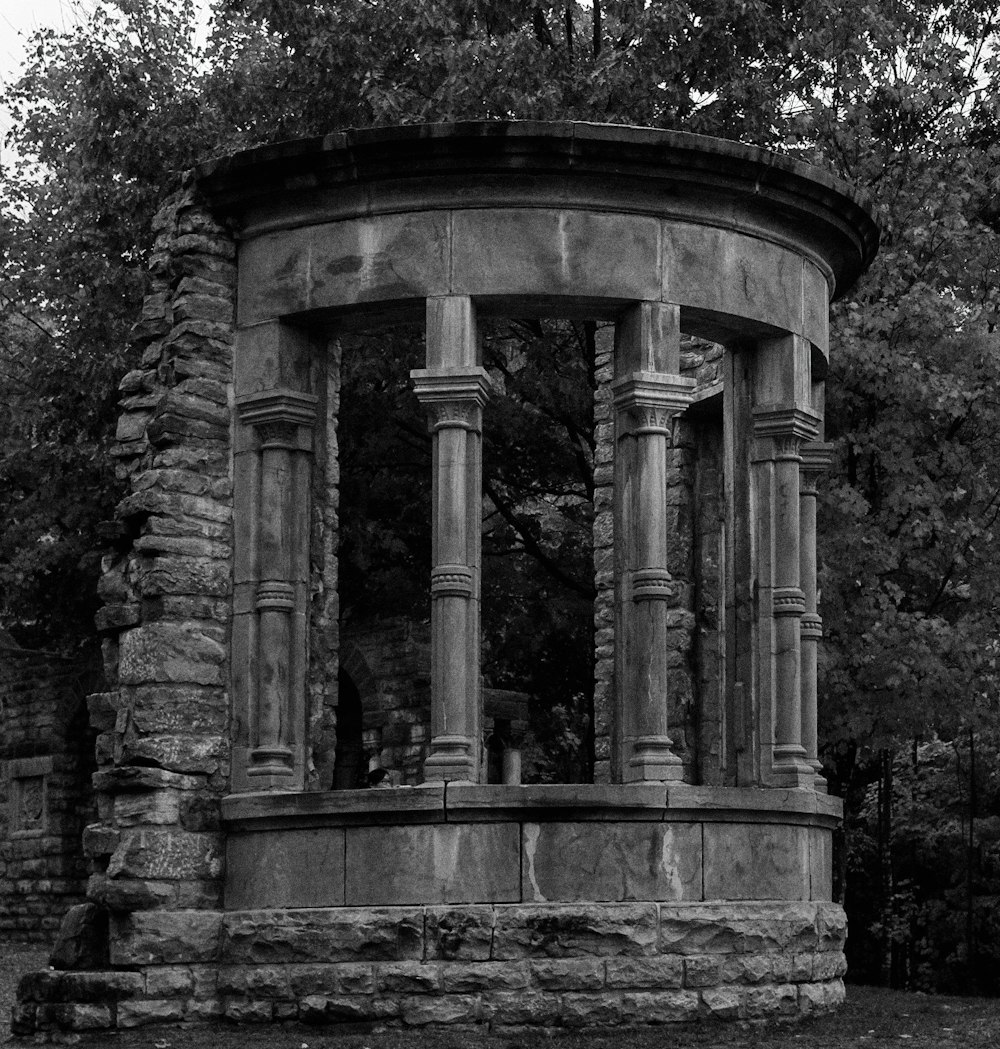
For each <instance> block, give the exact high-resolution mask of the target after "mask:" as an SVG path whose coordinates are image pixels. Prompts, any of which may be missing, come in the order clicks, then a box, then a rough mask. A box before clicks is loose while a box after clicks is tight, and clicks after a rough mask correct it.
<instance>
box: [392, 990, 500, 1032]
mask: <svg viewBox="0 0 1000 1049" xmlns="http://www.w3.org/2000/svg"><path fill="white" fill-rule="evenodd" d="M400 1004H401V1010H402V1017H403V1023H405V1024H406V1025H407V1026H409V1027H423V1026H425V1025H426V1024H452V1023H475V1022H476V1021H477V1020H478V1019H479V1018H480V1016H481V1010H480V1005H479V999H478V998H476V997H474V996H473V995H464V994H449V995H448V996H447V997H442V998H403V999H402V1000H401V1003H400Z"/></svg>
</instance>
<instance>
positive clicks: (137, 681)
mask: <svg viewBox="0 0 1000 1049" xmlns="http://www.w3.org/2000/svg"><path fill="white" fill-rule="evenodd" d="M119 644H120V646H121V649H120V654H119V661H120V662H119V680H120V681H121V683H122V684H123V685H141V684H144V683H147V682H157V681H163V682H176V683H179V684H193V685H221V684H223V683H224V682H223V665H224V663H225V659H226V650H225V647H224V646H223V644H222V643H221V641H220V640H218V639H217V638H215V637H212V636H210V635H209V634H207V633H206V632H205V631H204V630H203V629H201V628H200V627H199V626H197V625H196V624H193V623H192V624H182V623H150V624H147V625H145V626H142V627H138V628H136V629H134V630H126V631H125V633H123V634H122V635H121V637H120V639H119Z"/></svg>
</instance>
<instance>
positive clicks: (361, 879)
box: [18, 123, 878, 1032]
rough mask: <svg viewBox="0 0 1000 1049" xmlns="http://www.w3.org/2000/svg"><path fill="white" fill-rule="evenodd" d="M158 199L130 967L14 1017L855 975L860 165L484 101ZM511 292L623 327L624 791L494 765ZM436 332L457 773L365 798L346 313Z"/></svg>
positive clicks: (138, 513)
mask: <svg viewBox="0 0 1000 1049" xmlns="http://www.w3.org/2000/svg"><path fill="white" fill-rule="evenodd" d="M158 231H159V238H160V239H159V241H158V248H157V252H156V254H155V255H154V263H153V278H154V290H153V293H152V294H151V295H150V297H149V299H147V306H146V310H145V312H144V318H143V321H142V323H141V324H140V325H139V326H138V328H137V335H136V338H137V339H139V340H140V341H141V343H142V345H143V346H144V348H145V349H144V357H143V366H142V369H141V370H139V371H137V372H133V373H130V375H129V376H127V377H126V379H125V382H124V383H123V387H122V392H123V398H124V399H123V415H122V427H121V428H120V434H119V435H120V439H121V443H120V445H119V447H118V450H117V453H118V455H119V457H120V460H121V463H122V470H123V471H124V472H126V473H128V474H129V475H130V476H131V478H132V480H131V485H132V494H131V495H130V496H129V497H128V498H127V499H126V500H125V502H124V503H123V504H122V506H121V508H120V519H121V521H122V522H123V527H122V528H121V529H120V537H119V547H118V552H117V554H116V555H115V556H114V557H111V558H109V559H108V562H107V563H108V574H107V575H106V577H105V583H104V584H103V590H104V594H105V598H106V600H107V602H108V608H107V609H106V611H105V615H104V617H103V619H102V622H101V623H100V626H101V628H102V629H103V630H104V632H105V635H106V637H107V652H108V662H109V669H110V671H111V673H112V674H113V677H112V680H113V682H115V690H114V691H113V692H110V693H107V694H102V695H100V696H97V697H92V701H91V708H92V712H93V717H94V721H95V724H96V726H97V727H98V728H99V729H101V730H102V731H103V735H102V736H101V739H100V741H99V745H98V757H99V761H100V763H101V771H99V772H98V774H97V776H96V778H95V786H96V789H97V790H98V792H99V793H98V799H99V803H100V814H101V822H100V823H99V824H96V825H94V826H93V827H91V828H89V829H88V832H87V836H86V838H85V847H86V848H87V851H88V853H89V854H90V856H91V857H92V862H93V864H94V870H95V873H94V875H93V876H92V878H91V888H90V898H91V899H92V900H93V901H94V902H95V903H96V904H98V905H99V906H100V907H103V908H105V909H106V910H107V912H108V913H109V914H110V930H109V954H108V968H107V971H105V972H104V973H103V974H102V975H101V976H100V977H97V976H94V975H92V974H86V975H85V974H79V973H72V972H69V973H63V974H52V973H50V974H34V975H33V976H31V977H29V978H28V979H27V980H26V981H25V984H24V986H22V992H21V1004H20V1005H19V1006H18V1023H19V1024H20V1029H21V1030H22V1031H25V1032H27V1031H31V1030H37V1031H45V1030H52V1029H57V1028H63V1029H67V1028H77V1029H79V1028H85V1027H87V1026H92V1027H98V1026H110V1027H113V1026H116V1025H117V1026H132V1025H136V1024H139V1023H145V1022H151V1021H156V1020H180V1019H186V1018H204V1017H217V1016H226V1017H228V1018H230V1019H236V1020H262V1021H270V1020H285V1019H295V1018H299V1019H302V1020H305V1021H307V1022H339V1021H352V1022H359V1021H361V1022H363V1021H377V1022H385V1023H390V1024H399V1023H401V1024H408V1025H412V1024H421V1023H428V1022H441V1023H445V1022H458V1023H480V1022H491V1023H495V1024H524V1023H529V1024H530V1023H547V1024H551V1023H562V1024H567V1025H569V1024H585V1023H620V1022H664V1021H673V1020H682V1019H691V1018H696V1017H699V1016H721V1017H733V1018H736V1017H740V1018H744V1017H755V1016H761V1015H765V1014H768V1013H792V1014H794V1013H805V1012H809V1011H812V1010H816V1009H825V1008H829V1007H831V1006H834V1005H836V1004H837V1003H839V1002H840V1001H841V999H842V996H843V983H842V976H843V973H844V957H843V952H842V948H843V943H844V938H845V935H846V923H845V918H844V912H843V910H842V909H841V907H840V906H839V905H838V904H835V903H833V902H831V895H832V893H831V889H832V868H831V839H832V834H833V831H834V829H835V827H836V826H837V823H838V820H839V818H840V815H841V803H840V801H839V800H838V799H835V798H832V797H830V796H828V795H827V793H826V790H825V783H824V780H823V778H822V776H821V773H820V764H819V761H818V759H817V750H816V657H817V647H818V643H819V639H820V635H821V621H820V618H819V616H818V614H817V588H816V559H815V507H816V488H815V479H816V476H817V474H818V473H819V472H820V470H821V469H822V468H823V466H824V464H825V463H826V462H827V461H828V458H829V446H828V445H826V444H824V443H823V388H824V376H825V375H826V371H827V360H828V352H829V350H828V307H829V302H830V300H831V298H835V297H837V296H840V295H843V294H844V293H845V292H846V291H847V290H848V289H849V288H850V286H851V285H852V284H853V282H854V281H855V280H856V279H857V277H858V276H859V274H860V273H861V272H862V271H863V270H864V269H865V267H866V266H867V265H868V264H869V263H870V261H871V259H872V257H873V255H874V252H875V250H876V246H877V240H878V234H877V229H876V226H875V224H874V223H873V220H872V218H871V216H870V214H869V212H868V211H867V210H866V207H865V205H864V203H863V201H862V200H861V198H860V197H859V195H858V194H857V193H856V192H855V191H853V190H852V189H851V188H850V187H848V186H847V185H845V184H843V183H841V182H839V181H837V180H836V179H834V178H832V177H830V176H828V175H826V174H824V173H822V172H819V171H816V170H813V169H811V168H808V167H806V166H804V165H802V164H799V163H796V162H794V161H791V160H788V159H786V158H782V157H778V156H775V155H772V154H769V153H766V152H764V151H762V150H759V149H756V148H752V147H749V146H745V145H740V144H737V143H733V142H724V141H719V140H715V139H709V138H701V137H697V136H692V135H685V134H677V133H670V132H662V131H652V130H647V129H640V128H626V127H616V126H604V125H590V124H571V123H555V124H535V123H502V124H493V123H472V124H459V125H453V126H451V125H442V126H423V127H404V128H392V129H375V130H369V131H357V132H355V131H351V132H347V133H344V134H335V135H331V136H328V137H326V138H323V139H315V140H310V141H305V142H294V143H288V144H284V145H280V146H275V147H269V148H265V149H259V150H255V151H252V152H249V153H245V154H240V155H237V156H234V157H230V158H227V159H224V160H221V161H217V162H215V163H212V164H209V165H206V166H205V167H203V168H202V169H201V170H200V171H199V172H197V173H196V176H195V177H194V178H193V179H192V180H191V181H190V182H189V184H188V187H187V189H186V190H185V192H184V193H183V194H182V195H181V196H180V197H179V198H177V199H175V200H174V201H172V202H171V203H170V204H169V206H168V207H167V208H165V209H164V211H163V212H162V213H161V215H160V216H159V218H158ZM234 245H235V246H234ZM234 261H235V268H234V266H233V263H234ZM234 307H235V309H234ZM498 316H499V317H542V316H544V317H564V318H572V319H597V320H601V321H606V322H613V329H612V328H608V329H607V330H608V331H611V330H613V332H614V340H613V346H612V345H611V343H610V342H608V343H607V344H606V345H605V346H604V351H603V352H604V357H603V360H604V362H605V365H606V367H605V369H604V379H603V380H602V381H600V382H599V383H598V390H597V395H596V396H597V399H598V403H599V406H602V410H603V411H604V412H605V415H604V416H603V418H604V419H605V421H606V423H607V424H608V425H606V426H605V427H604V430H603V432H602V434H599V435H598V436H599V439H598V442H597V447H598V456H597V460H598V465H597V476H595V482H596V489H597V491H598V497H595V505H596V511H597V518H598V523H599V525H600V529H601V535H602V537H603V539H602V540H601V541H597V540H595V546H596V547H597V548H598V553H599V555H601V556H603V555H604V554H605V553H606V554H607V557H606V558H605V559H604V560H601V561H600V563H599V564H598V570H597V575H596V583H597V590H598V598H597V602H596V604H595V633H596V634H597V636H598V639H599V642H600V645H599V649H598V655H597V661H596V662H597V668H598V679H599V680H598V689H597V695H598V702H597V709H596V726H595V734H596V738H597V744H596V748H597V759H598V760H597V768H596V773H595V780H596V781H597V782H594V783H593V784H583V785H579V784H577V785H569V784H566V785H559V784H552V785H520V784H517V783H505V784H491V783H487V782H485V779H486V777H485V774H484V772H483V769H484V760H483V742H482V741H483V731H482V716H483V715H482V687H481V682H480V655H479V647H480V638H479V633H480V533H481V516H482V490H481V487H482V486H481V436H482V432H483V429H484V428H487V429H488V427H489V425H490V399H491V395H492V394H494V389H493V388H494V384H493V383H492V382H491V377H490V374H489V373H488V372H487V370H486V369H485V368H484V367H483V361H482V356H481V350H480V339H479V325H480V323H481V321H482V319H483V318H489V317H498ZM414 322H419V323H425V324H426V362H425V367H422V368H419V369H417V370H414V371H413V372H412V373H411V374H412V383H413V390H414V393H415V396H416V398H417V399H418V400H419V402H420V404H421V405H422V406H423V407H424V408H425V409H426V412H427V416H428V419H429V425H430V430H431V432H432V435H433V446H434V457H433V477H429V478H428V484H429V485H432V486H433V498H432V505H433V518H434V519H433V532H434V540H433V555H432V569H431V583H430V595H429V604H430V608H431V624H432V626H431V666H430V677H431V709H430V716H429V734H428V743H427V747H426V757H425V761H424V766H423V768H424V782H423V784H422V785H418V786H413V787H400V788H396V789H391V790H367V791H366V790H342V791H333V790H329V789H328V787H329V786H330V783H331V782H332V774H331V763H332V760H333V758H332V755H333V754H334V746H333V740H334V738H335V731H336V710H337V681H338V658H337V651H338V640H337V639H338V626H337V624H338V598H337V564H336V549H337V520H338V516H337V515H338V496H337V482H338V466H337V462H338V457H337V409H338V405H339V396H340V369H339V365H340V343H339V341H338V340H339V339H340V338H341V337H342V335H343V333H345V332H356V331H359V330H364V329H376V328H379V327H384V326H385V325H387V324H395V323H414ZM682 336H683V337H684V338H685V339H687V338H689V337H692V336H693V337H697V338H700V339H702V340H708V341H709V342H710V343H712V344H714V345H715V346H717V347H722V348H723V349H720V350H719V352H718V354H717V357H716V367H715V368H714V371H711V374H708V372H706V370H705V369H701V370H700V371H699V373H698V374H697V375H693V374H691V371H692V368H690V367H686V366H685V367H682V358H683V359H684V360H685V361H686V360H688V358H689V357H690V354H682V352H681V347H682ZM685 345H686V344H685ZM598 417H599V419H600V418H602V416H600V413H598ZM611 423H613V427H612V426H611V425H610V424H611ZM599 429H600V426H599ZM706 493H708V494H707V495H706ZM709 496H711V498H709ZM679 529H686V533H685V534H688V535H689V536H690V537H691V538H690V542H688V543H687V545H685V544H684V543H681V544H678V543H677V542H675V539H676V535H677V533H678V530H679ZM609 537H610V538H609ZM602 542H603V543H604V545H605V547H608V549H607V550H602V549H601V543H602ZM679 545H680V547H681V548H682V549H681V552H680V553H678V546H679ZM692 550H695V553H692ZM706 551H707V552H706ZM611 566H613V567H611ZM708 592H711V593H712V594H714V595H715V596H714V598H713V600H712V601H706V600H705V599H703V597H704V594H705V593H708ZM699 595H702V597H699ZM713 603H714V610H706V608H707V604H713ZM88 981H89V982H88ZM95 987H99V988H103V990H100V991H96V992H95V990H94V988H95ZM95 1000H96V1001H97V1004H93V1003H94V1002H95ZM88 1002H90V1003H91V1004H87V1003H88Z"/></svg>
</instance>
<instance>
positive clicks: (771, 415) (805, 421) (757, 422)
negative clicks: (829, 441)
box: [753, 404, 820, 442]
mask: <svg viewBox="0 0 1000 1049" xmlns="http://www.w3.org/2000/svg"><path fill="white" fill-rule="evenodd" d="M819 424H820V415H819V413H818V412H814V411H813V410H812V409H811V408H802V407H799V406H797V405H794V404H759V405H757V406H756V407H755V408H754V409H753V431H754V436H756V437H771V438H774V439H776V440H781V439H782V438H785V439H787V438H791V439H794V440H796V441H800V442H801V441H815V439H816V437H817V436H818V435H819Z"/></svg>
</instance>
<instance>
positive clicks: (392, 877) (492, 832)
mask: <svg viewBox="0 0 1000 1049" xmlns="http://www.w3.org/2000/svg"><path fill="white" fill-rule="evenodd" d="M346 848H347V874H346V883H345V895H346V902H347V904H348V905H365V904H367V905H378V904H390V903H396V904H407V903H428V904H429V903H477V902H480V901H499V902H509V901H514V900H519V899H520V898H521V894H520V885H519V878H518V874H519V869H520V863H519V860H518V853H519V850H520V841H519V835H518V825H517V824H516V823H466V824H459V823H456V824H439V825H434V826H399V827H348V828H347V840H346Z"/></svg>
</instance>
